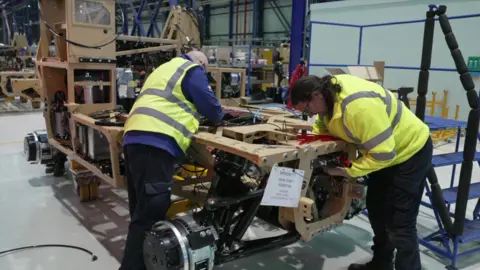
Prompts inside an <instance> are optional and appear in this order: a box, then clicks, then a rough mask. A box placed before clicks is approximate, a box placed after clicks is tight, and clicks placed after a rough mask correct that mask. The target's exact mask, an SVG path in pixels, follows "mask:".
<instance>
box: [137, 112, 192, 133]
mask: <svg viewBox="0 0 480 270" xmlns="http://www.w3.org/2000/svg"><path fill="white" fill-rule="evenodd" d="M135 114H143V115H148V116H151V117H153V118H156V119H158V120H160V121H162V122H164V123H165V124H167V125H169V126H171V127H173V128H174V129H176V130H178V131H179V132H180V133H182V134H183V136H185V137H187V138H188V139H190V138H192V137H193V135H194V134H193V133H192V132H190V131H189V130H188V129H187V127H185V126H184V125H182V124H180V123H179V122H177V120H175V119H173V118H171V117H170V116H168V115H166V114H164V113H162V112H160V111H157V110H154V109H151V108H146V107H138V108H136V109H135V110H134V111H133V112H132V113H131V114H130V116H132V115H135Z"/></svg>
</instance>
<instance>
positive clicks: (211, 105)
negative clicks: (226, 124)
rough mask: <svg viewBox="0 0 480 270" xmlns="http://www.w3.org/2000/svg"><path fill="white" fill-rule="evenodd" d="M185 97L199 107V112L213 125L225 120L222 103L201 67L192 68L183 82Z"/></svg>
mask: <svg viewBox="0 0 480 270" xmlns="http://www.w3.org/2000/svg"><path fill="white" fill-rule="evenodd" d="M182 91H183V94H184V95H185V97H186V98H187V99H188V100H189V101H190V102H192V103H193V104H194V105H195V107H197V110H198V112H199V113H200V114H201V115H203V116H205V117H206V118H207V119H208V120H209V121H210V122H212V123H213V124H218V123H220V122H221V121H222V119H223V111H222V106H221V105H220V102H219V101H218V99H217V97H216V96H215V94H214V93H213V91H212V89H211V88H210V85H209V84H208V80H207V76H205V72H204V71H203V69H202V68H201V67H194V68H191V69H190V70H189V71H188V72H187V74H185V78H184V79H183V81H182Z"/></svg>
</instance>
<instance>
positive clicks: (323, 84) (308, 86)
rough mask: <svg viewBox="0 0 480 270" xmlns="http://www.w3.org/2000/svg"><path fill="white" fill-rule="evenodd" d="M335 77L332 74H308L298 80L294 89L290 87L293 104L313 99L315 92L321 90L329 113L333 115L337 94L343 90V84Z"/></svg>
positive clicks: (294, 84)
mask: <svg viewBox="0 0 480 270" xmlns="http://www.w3.org/2000/svg"><path fill="white" fill-rule="evenodd" d="M334 78H335V77H333V76H330V75H326V76H323V77H318V76H315V75H308V76H305V77H301V78H300V79H298V80H296V81H295V82H294V83H293V85H292V89H290V91H291V99H292V104H293V105H294V106H295V105H297V104H298V103H299V102H308V101H310V100H311V99H312V94H313V93H314V92H319V93H320V94H322V96H323V98H324V99H325V104H326V105H327V109H328V113H329V115H331V114H332V113H333V104H334V103H335V101H336V100H337V94H338V93H340V91H342V86H341V85H340V84H339V83H337V82H336V79H334ZM332 79H333V81H332ZM334 81H335V82H334Z"/></svg>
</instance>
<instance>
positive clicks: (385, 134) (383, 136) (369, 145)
mask: <svg viewBox="0 0 480 270" xmlns="http://www.w3.org/2000/svg"><path fill="white" fill-rule="evenodd" d="M390 136H392V129H391V128H390V127H388V128H387V129H385V130H384V131H382V132H380V134H378V135H377V136H375V137H373V138H371V139H370V140H368V141H367V142H366V143H363V144H362V145H361V146H362V147H363V148H364V149H368V150H371V149H373V148H374V147H375V146H377V145H379V144H381V143H382V142H384V141H385V140H387V139H388V138H390Z"/></svg>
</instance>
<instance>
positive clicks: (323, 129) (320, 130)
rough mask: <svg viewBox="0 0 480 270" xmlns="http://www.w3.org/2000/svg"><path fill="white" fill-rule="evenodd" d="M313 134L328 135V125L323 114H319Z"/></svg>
mask: <svg viewBox="0 0 480 270" xmlns="http://www.w3.org/2000/svg"><path fill="white" fill-rule="evenodd" d="M312 133H313V134H315V135H328V130H327V125H326V123H325V120H324V118H323V116H320V115H317V119H316V120H315V124H313V131H312Z"/></svg>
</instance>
